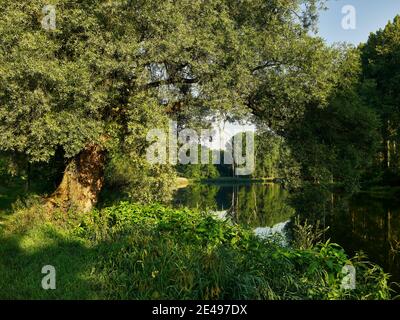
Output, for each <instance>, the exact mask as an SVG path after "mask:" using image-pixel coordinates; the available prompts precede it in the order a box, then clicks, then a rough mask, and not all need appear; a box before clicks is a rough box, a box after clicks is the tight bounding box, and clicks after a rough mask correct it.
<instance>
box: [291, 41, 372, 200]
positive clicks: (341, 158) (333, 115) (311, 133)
mask: <svg viewBox="0 0 400 320" xmlns="http://www.w3.org/2000/svg"><path fill="white" fill-rule="evenodd" d="M342 50H343V51H342V54H343V57H342V58H341V60H340V61H338V69H339V70H340V74H341V77H340V79H341V81H340V82H339V83H338V84H337V85H336V87H335V91H334V92H333V94H332V95H331V97H330V98H329V101H328V105H327V107H325V108H321V106H320V105H309V106H308V108H307V110H306V112H305V114H304V118H303V119H302V120H301V121H300V122H298V123H297V124H296V125H294V126H293V127H292V128H291V129H290V133H289V138H288V141H289V143H290V145H291V149H292V152H293V153H294V155H295V158H296V160H298V161H299V162H300V164H301V166H302V177H303V179H304V180H306V181H309V182H311V183H315V184H325V185H327V184H333V183H335V184H338V185H341V186H342V187H343V188H345V189H346V190H347V191H350V192H353V191H357V190H358V189H359V187H360V178H361V176H362V175H363V174H364V173H365V170H366V168H367V167H368V166H370V165H371V164H372V161H373V159H374V156H375V153H376V151H377V149H378V145H379V119H378V117H377V116H376V114H375V113H374V111H373V110H371V109H370V108H369V107H368V106H367V105H366V104H365V103H364V102H363V100H362V98H361V96H360V94H359V82H358V81H359V77H360V72H361V67H360V59H359V54H358V52H357V50H354V49H351V48H350V49H348V48H343V49H342Z"/></svg>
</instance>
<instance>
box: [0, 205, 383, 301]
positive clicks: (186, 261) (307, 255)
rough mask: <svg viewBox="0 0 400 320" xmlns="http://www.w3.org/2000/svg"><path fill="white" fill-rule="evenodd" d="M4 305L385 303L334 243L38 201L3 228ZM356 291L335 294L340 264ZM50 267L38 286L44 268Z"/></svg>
mask: <svg viewBox="0 0 400 320" xmlns="http://www.w3.org/2000/svg"><path fill="white" fill-rule="evenodd" d="M0 232H1V233H0V237H1V243H2V245H1V246H0V274H1V275H2V276H1V277H0V298H3V299H11V298H14V299H388V298H389V290H388V287H387V277H388V276H387V275H386V274H385V273H383V271H382V270H381V269H380V268H379V267H378V266H375V265H369V264H367V263H365V262H362V261H360V260H358V259H349V258H348V257H347V255H346V254H345V253H344V251H343V250H342V249H341V248H340V247H339V246H337V245H333V244H330V243H325V244H322V243H321V244H318V245H316V246H314V247H312V248H310V249H307V250H299V249H294V248H293V249H292V248H284V247H281V246H279V245H278V244H277V243H275V242H274V241H272V240H269V241H267V240H260V239H259V238H257V237H256V236H255V235H254V233H253V232H252V231H251V230H248V229H246V228H243V227H241V226H238V225H229V224H227V223H225V222H223V221H220V220H218V219H216V218H213V217H212V216H209V215H208V214H205V213H202V212H197V211H192V210H188V209H181V210H174V209H170V208H166V207H163V206H160V205H156V204H154V205H148V206H141V205H137V204H130V203H121V204H119V205H116V206H113V207H109V208H105V209H103V210H101V211H93V212H92V213H90V214H87V215H85V216H79V215H77V214H75V213H73V212H69V213H68V214H67V215H65V214H62V213H53V214H52V215H49V213H48V212H46V211H44V210H43V209H42V208H41V207H40V206H39V205H34V206H32V207H30V208H25V209H20V210H18V211H16V212H14V213H13V214H11V215H9V216H7V219H6V220H5V226H4V228H3V230H1V231H0ZM348 264H352V265H353V266H354V267H355V268H356V269H357V279H356V281H357V288H356V290H343V289H341V285H342V278H343V274H342V273H341V271H342V268H343V266H344V265H348ZM44 265H52V266H54V267H55V269H56V271H57V289H56V290H43V289H42V288H41V286H40V283H41V279H42V277H43V274H41V272H40V271H41V268H42V267H43V266H44Z"/></svg>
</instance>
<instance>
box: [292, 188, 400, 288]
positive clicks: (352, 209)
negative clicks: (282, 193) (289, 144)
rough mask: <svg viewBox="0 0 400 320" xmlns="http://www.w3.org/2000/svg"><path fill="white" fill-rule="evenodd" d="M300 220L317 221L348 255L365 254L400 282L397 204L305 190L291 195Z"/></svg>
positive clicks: (399, 221) (365, 196)
mask: <svg viewBox="0 0 400 320" xmlns="http://www.w3.org/2000/svg"><path fill="white" fill-rule="evenodd" d="M291 204H292V205H293V206H294V207H295V208H296V212H297V214H299V215H300V218H301V220H303V221H304V220H305V219H307V220H308V221H309V222H314V223H315V222H316V221H317V220H320V221H321V222H322V223H323V224H325V225H326V226H329V227H330V228H329V230H328V232H327V234H326V238H327V239H328V238H330V239H331V241H333V242H336V243H338V244H340V245H341V246H343V247H344V248H345V250H346V251H347V252H348V253H349V254H354V253H355V252H357V251H364V252H365V253H366V254H367V255H368V258H369V260H371V261H373V262H375V263H377V264H378V265H381V266H382V267H384V269H385V271H387V272H389V273H391V274H392V275H393V279H392V280H394V281H399V280H400V254H399V251H398V250H399V247H398V245H399V243H400V204H399V203H398V202H397V203H396V201H393V200H384V199H376V198H373V197H371V196H367V195H365V194H364V195H357V196H353V197H350V196H349V195H345V194H333V193H331V192H328V191H327V190H323V189H321V188H307V189H305V190H302V192H301V193H299V194H295V195H293V196H292V201H291Z"/></svg>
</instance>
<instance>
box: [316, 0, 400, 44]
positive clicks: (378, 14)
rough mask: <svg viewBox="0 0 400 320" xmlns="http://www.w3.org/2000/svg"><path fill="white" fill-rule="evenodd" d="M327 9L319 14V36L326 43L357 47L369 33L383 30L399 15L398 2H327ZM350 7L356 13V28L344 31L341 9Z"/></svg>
mask: <svg viewBox="0 0 400 320" xmlns="http://www.w3.org/2000/svg"><path fill="white" fill-rule="evenodd" d="M327 4H328V7H329V9H328V10H327V11H323V12H321V15H320V24H319V36H321V37H322V38H324V39H326V41H327V42H328V43H330V44H331V43H334V42H338V41H340V42H341V41H346V42H349V43H353V44H355V45H358V44H359V43H360V42H365V41H367V40H368V36H369V34H370V33H371V32H375V31H376V30H378V29H380V28H383V27H384V26H385V25H386V24H387V22H388V21H389V20H393V18H394V17H395V16H396V14H400V0H328V2H327ZM346 5H351V6H353V7H354V9H355V13H356V28H355V29H354V30H353V29H349V30H345V29H343V28H342V19H343V17H345V15H346V14H343V13H342V8H343V7H344V6H346Z"/></svg>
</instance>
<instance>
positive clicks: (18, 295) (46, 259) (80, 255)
mask: <svg viewBox="0 0 400 320" xmlns="http://www.w3.org/2000/svg"><path fill="white" fill-rule="evenodd" d="M37 237H38V238H39V239H37V240H38V241H32V238H31V237H25V236H24V235H22V236H21V235H18V236H17V235H13V236H5V235H1V236H0V299H96V298H102V295H101V292H100V289H99V286H98V283H96V280H95V279H94V278H93V277H92V274H91V273H93V271H94V269H93V268H95V263H96V256H97V255H96V252H95V251H94V250H93V249H91V248H88V247H86V246H85V245H84V244H83V243H82V242H80V241H78V240H74V239H69V238H66V237H65V236H63V235H62V234H60V233H58V232H57V231H55V230H51V229H45V231H44V232H43V233H41V234H38V235H37ZM41 237H43V238H42V239H40V238H41ZM39 240H43V241H39ZM45 265H52V266H54V267H55V269H56V289H55V290H44V289H43V288H42V285H41V282H42V279H43V277H44V276H45V275H46V274H42V273H41V270H42V268H43V266H45Z"/></svg>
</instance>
